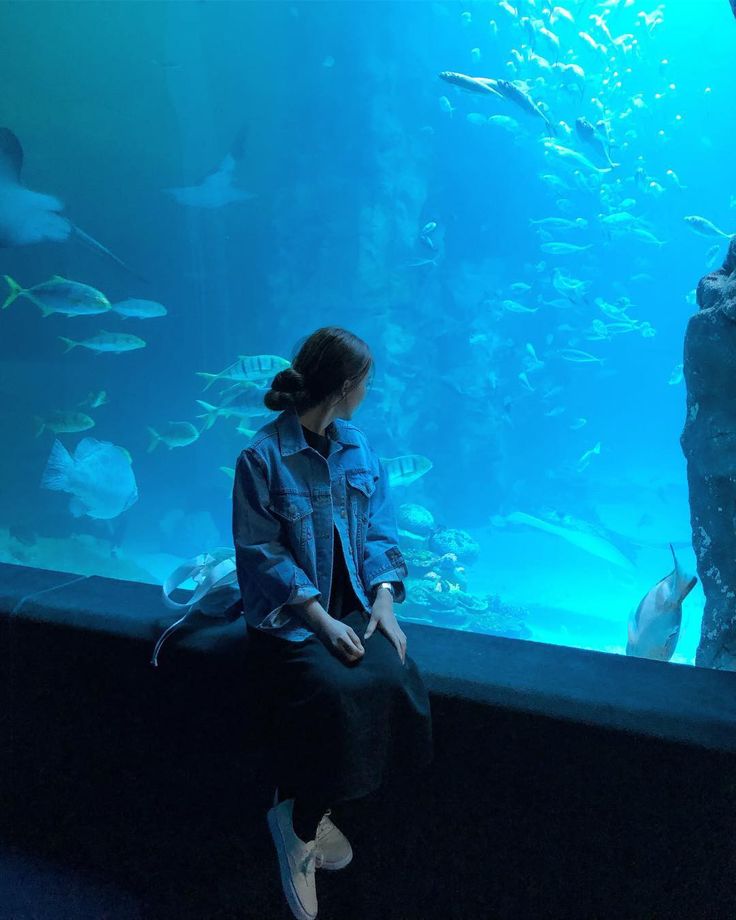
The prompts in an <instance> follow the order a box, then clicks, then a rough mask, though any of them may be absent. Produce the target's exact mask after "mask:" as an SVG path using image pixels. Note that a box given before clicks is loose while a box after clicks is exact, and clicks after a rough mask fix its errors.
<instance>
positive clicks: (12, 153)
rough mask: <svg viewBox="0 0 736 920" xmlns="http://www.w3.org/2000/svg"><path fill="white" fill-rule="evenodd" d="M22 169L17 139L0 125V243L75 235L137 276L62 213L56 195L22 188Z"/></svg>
mask: <svg viewBox="0 0 736 920" xmlns="http://www.w3.org/2000/svg"><path fill="white" fill-rule="evenodd" d="M22 169H23V147H22V146H21V143H20V141H19V140H18V138H17V137H16V135H15V134H14V133H13V132H12V131H11V130H10V128H5V127H0V247H7V248H10V247H15V246H30V245H33V244H34V243H42V242H46V241H50V242H66V241H67V240H69V239H70V238H71V237H75V238H77V239H78V240H80V241H81V242H82V243H85V244H86V245H87V246H89V247H91V248H92V249H94V250H96V251H97V252H100V253H102V254H103V255H105V256H107V257H108V258H110V259H112V260H113V262H115V263H116V264H117V265H119V266H120V267H121V268H124V269H125V271H127V272H129V273H130V274H131V275H133V276H134V277H136V278H140V276H139V275H137V274H136V272H134V271H133V269H132V268H130V266H128V265H126V263H125V262H123V260H122V259H120V258H118V256H116V255H115V254H114V253H113V252H111V251H110V250H109V249H108V248H107V247H106V246H103V245H102V243H100V242H99V241H98V240H96V239H94V237H92V236H90V235H89V234H88V233H85V232H84V230H82V229H81V228H80V227H78V226H77V225H76V224H74V223H72V221H71V220H70V219H69V218H68V217H67V216H66V215H64V214H62V213H61V212H62V211H63V210H64V205H63V203H62V202H61V201H60V200H59V199H58V198H56V197H54V196H53V195H46V194H43V193H42V192H34V191H32V190H31V189H29V188H26V186H25V185H23V182H22V180H21V172H22ZM141 280H145V279H141Z"/></svg>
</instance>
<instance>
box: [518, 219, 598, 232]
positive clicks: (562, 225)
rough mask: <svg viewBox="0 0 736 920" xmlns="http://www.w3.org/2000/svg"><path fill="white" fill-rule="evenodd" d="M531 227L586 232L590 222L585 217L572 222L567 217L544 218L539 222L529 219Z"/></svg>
mask: <svg viewBox="0 0 736 920" xmlns="http://www.w3.org/2000/svg"><path fill="white" fill-rule="evenodd" d="M529 224H530V226H533V227H534V226H539V227H550V228H551V229H552V230H585V229H586V228H587V226H588V221H587V220H586V219H585V218H584V217H576V218H575V219H574V220H570V219H569V218H567V217H542V218H540V219H539V220H533V219H532V218H529Z"/></svg>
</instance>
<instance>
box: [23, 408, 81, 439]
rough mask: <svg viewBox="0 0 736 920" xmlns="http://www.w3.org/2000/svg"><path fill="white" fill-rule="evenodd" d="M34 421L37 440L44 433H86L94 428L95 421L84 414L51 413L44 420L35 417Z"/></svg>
mask: <svg viewBox="0 0 736 920" xmlns="http://www.w3.org/2000/svg"><path fill="white" fill-rule="evenodd" d="M34 421H35V422H36V437H37V438H40V437H41V435H42V434H43V432H44V431H53V432H54V434H73V433H74V432H76V431H87V430H88V429H89V428H94V427H95V420H94V419H93V418H90V417H89V415H86V414H85V413H84V412H61V411H60V412H53V413H51V415H49V416H47V417H46V418H42V417H41V416H40V415H36V416H34Z"/></svg>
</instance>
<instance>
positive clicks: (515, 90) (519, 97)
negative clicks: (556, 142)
mask: <svg viewBox="0 0 736 920" xmlns="http://www.w3.org/2000/svg"><path fill="white" fill-rule="evenodd" d="M494 88H495V90H496V92H497V93H499V94H500V95H501V96H503V97H504V99H508V100H509V102H513V103H514V104H515V105H518V106H519V108H520V109H523V110H524V111H525V112H528V113H529V114H530V115H536V116H537V118H541V119H542V121H543V122H544V123H545V125H546V126H547V131H548V132H549V133H550V135H554V133H555V128H554V125H553V124H552V122H551V121H550V120H549V118H547V116H546V115H545V114H544V112H543V111H542V110H541V109H540V108H539V106H538V105H537V104H536V102H535V101H534V100H533V99H532V97H531V96H530V95H529V93H526V92H524V90H523V89H521V87H519V86H517V85H516V83H512V82H511V81H510V80H496V81H495V85H494Z"/></svg>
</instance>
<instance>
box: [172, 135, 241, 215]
mask: <svg viewBox="0 0 736 920" xmlns="http://www.w3.org/2000/svg"><path fill="white" fill-rule="evenodd" d="M245 138H246V129H245V128H243V129H242V130H241V131H240V133H239V134H238V136H237V137H236V139H235V143H234V144H233V146H232V148H231V150H230V152H229V153H228V154H227V155H226V156H225V158H224V159H223V160H222V162H221V163H220V165H219V166H218V167H217V169H215V170H213V171H212V172H211V173H209V174H208V175H206V176H205V177H204V179H203V180H202V181H201V182H200V183H199V185H186V186H181V187H179V188H167V189H164V191H165V192H167V193H168V194H169V195H171V197H172V198H174V199H175V200H176V201H178V202H179V204H184V205H187V206H188V207H191V208H221V207H223V206H224V205H226V204H232V203H233V202H235V201H248V200H249V199H250V198H255V195H254V194H253V193H252V192H246V191H245V189H241V188H237V187H236V186H234V185H233V173H234V172H235V166H236V164H237V162H238V160H240V159H242V157H243V152H244V149H245Z"/></svg>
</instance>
